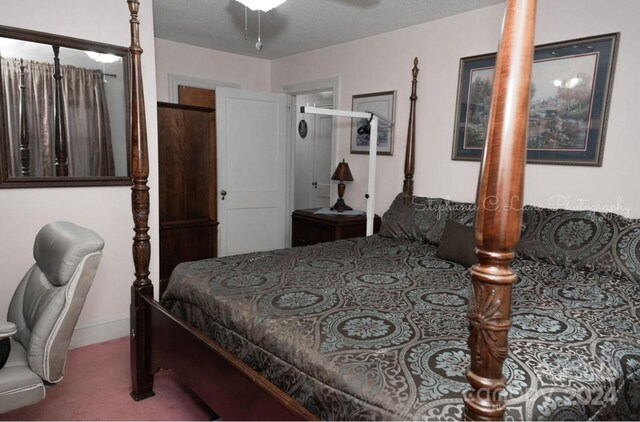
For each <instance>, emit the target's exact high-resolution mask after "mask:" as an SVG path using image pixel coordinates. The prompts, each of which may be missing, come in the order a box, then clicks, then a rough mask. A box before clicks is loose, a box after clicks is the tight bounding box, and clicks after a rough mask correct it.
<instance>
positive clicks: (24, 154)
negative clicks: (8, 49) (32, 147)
mask: <svg viewBox="0 0 640 422" xmlns="http://www.w3.org/2000/svg"><path fill="white" fill-rule="evenodd" d="M25 67H26V66H25V65H24V61H23V60H22V59H20V86H19V89H20V105H19V109H18V114H19V118H20V120H19V125H20V128H19V132H20V175H21V176H31V170H30V161H31V153H30V151H29V127H28V126H27V108H26V107H25V105H26V104H25V101H26V99H27V95H26V90H27V81H26V75H25V73H24V69H25Z"/></svg>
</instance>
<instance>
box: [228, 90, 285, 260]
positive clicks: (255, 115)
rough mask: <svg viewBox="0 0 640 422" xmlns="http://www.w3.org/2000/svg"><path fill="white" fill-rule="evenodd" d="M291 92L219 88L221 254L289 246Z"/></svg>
mask: <svg viewBox="0 0 640 422" xmlns="http://www.w3.org/2000/svg"><path fill="white" fill-rule="evenodd" d="M286 109H287V96H286V95H284V94H272V93H266V92H252V91H244V90H240V89H234V88H225V87H220V88H216V122H217V154H218V160H217V161H218V190H219V191H218V220H219V222H220V225H219V226H218V233H219V236H218V239H219V245H218V246H219V247H218V255H219V256H226V255H235V254H239V253H245V252H255V251H264V250H272V249H279V248H284V247H285V245H286V233H287V230H286V226H285V224H286V221H287V213H286V203H287V201H286V186H287V180H286V177H287V164H286V163H287V128H286Z"/></svg>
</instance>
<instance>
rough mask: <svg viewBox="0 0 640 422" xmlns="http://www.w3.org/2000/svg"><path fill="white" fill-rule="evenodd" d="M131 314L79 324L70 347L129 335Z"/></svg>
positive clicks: (73, 347)
mask: <svg viewBox="0 0 640 422" xmlns="http://www.w3.org/2000/svg"><path fill="white" fill-rule="evenodd" d="M129 324H130V322H129V314H126V315H121V316H118V317H115V318H113V319H109V320H106V321H100V322H93V323H90V324H84V325H78V326H77V327H76V329H75V331H74V332H73V336H71V344H70V345H69V348H70V349H75V348H77V347H82V346H88V345H90V344H94V343H102V342H103V341H108V340H113V339H116V338H120V337H126V336H128V335H129Z"/></svg>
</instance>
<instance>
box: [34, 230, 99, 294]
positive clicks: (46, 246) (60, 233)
mask: <svg viewBox="0 0 640 422" xmlns="http://www.w3.org/2000/svg"><path fill="white" fill-rule="evenodd" d="M103 247H104V240H103V239H102V238H101V237H100V236H99V235H98V234H97V233H95V232H93V231H91V230H89V229H85V228H84V227H80V226H77V225H75V224H73V223H69V222H67V221H56V222H54V223H50V224H47V225H46V226H44V227H43V228H41V229H40V231H39V232H38V234H37V236H36V241H35V244H34V245H33V257H34V258H35V260H36V262H37V263H38V266H39V267H40V269H41V270H42V272H43V273H44V274H45V275H46V276H47V278H48V279H49V281H50V282H51V284H53V285H55V286H64V285H65V284H67V283H68V282H69V280H70V279H71V276H72V275H73V273H74V272H75V270H76V268H77V267H78V265H79V264H80V263H81V262H82V260H83V259H84V257H85V256H87V255H89V254H92V253H96V252H99V251H101V250H102V248H103Z"/></svg>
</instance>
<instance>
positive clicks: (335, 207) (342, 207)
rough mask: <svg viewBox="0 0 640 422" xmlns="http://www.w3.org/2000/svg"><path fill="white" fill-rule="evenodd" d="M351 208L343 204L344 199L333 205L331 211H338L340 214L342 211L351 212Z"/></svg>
mask: <svg viewBox="0 0 640 422" xmlns="http://www.w3.org/2000/svg"><path fill="white" fill-rule="evenodd" d="M352 209H353V208H351V207H350V206H348V205H347V204H345V203H344V199H342V198H339V199H338V200H337V201H336V203H335V204H334V205H333V207H331V211H338V212H342V211H349V210H352Z"/></svg>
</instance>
